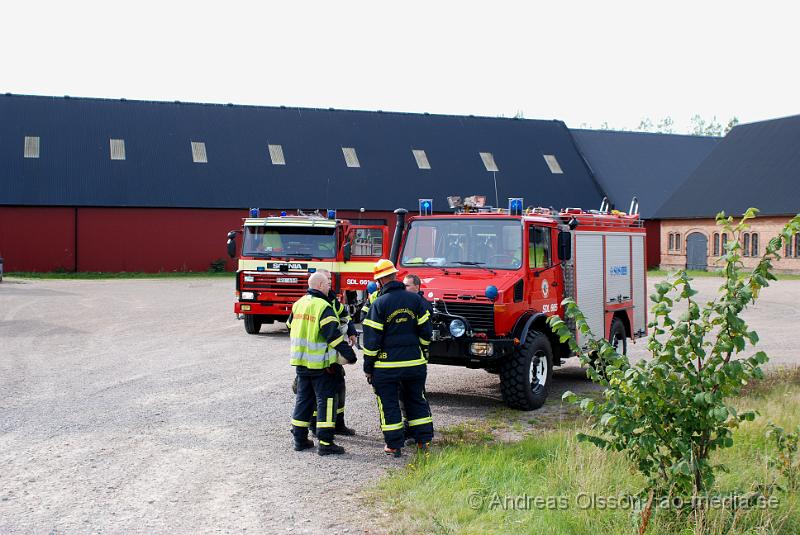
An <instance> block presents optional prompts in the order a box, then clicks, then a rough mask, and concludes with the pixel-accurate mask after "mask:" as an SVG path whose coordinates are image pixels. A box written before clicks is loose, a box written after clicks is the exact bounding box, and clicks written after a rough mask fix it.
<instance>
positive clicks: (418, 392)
mask: <svg viewBox="0 0 800 535" xmlns="http://www.w3.org/2000/svg"><path fill="white" fill-rule="evenodd" d="M396 277H397V268H395V266H394V264H393V263H392V262H390V261H389V260H386V259H381V260H379V261H378V262H376V263H375V267H374V279H375V280H376V281H377V282H378V284H379V285H380V287H381V288H380V293H379V295H378V297H377V298H376V299H375V301H374V302H373V303H372V305H371V306H370V308H369V315H368V317H367V319H365V320H364V322H363V327H364V373H365V374H366V376H367V381H369V382H370V383H371V384H372V387H373V389H374V390H375V395H376V397H377V401H378V412H379V413H380V425H381V431H383V436H384V440H385V442H386V447H385V448H384V451H385V452H386V453H387V454H390V455H394V456H395V457H399V456H400V455H401V448H402V447H403V442H404V432H403V419H402V415H401V412H400V399H399V396H402V397H403V402H404V405H405V409H406V416H407V418H408V426H409V433H410V434H411V437H412V438H414V440H415V441H416V443H417V446H418V448H420V449H424V450H427V448H428V446H429V444H430V441H431V440H432V439H433V418H432V417H431V410H430V406H429V405H428V401H427V400H426V399H425V380H426V377H427V362H428V361H427V359H426V358H425V355H424V353H423V347H426V346H428V345H429V344H430V341H431V335H432V327H431V321H430V312H429V311H428V306H427V304H426V303H425V300H424V299H423V298H422V297H420V296H419V295H418V294H415V293H413V292H408V291H406V287H405V285H404V284H403V283H402V282H401V281H398V280H396Z"/></svg>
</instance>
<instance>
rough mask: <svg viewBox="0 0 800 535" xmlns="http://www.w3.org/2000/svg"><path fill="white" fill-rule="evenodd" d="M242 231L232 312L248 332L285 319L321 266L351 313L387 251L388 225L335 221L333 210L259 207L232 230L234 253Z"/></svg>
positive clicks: (230, 238)
mask: <svg viewBox="0 0 800 535" xmlns="http://www.w3.org/2000/svg"><path fill="white" fill-rule="evenodd" d="M238 234H242V235H243V239H242V245H241V253H240V255H239V268H238V271H237V273H236V299H237V301H236V303H235V304H234V312H235V313H236V314H237V316H239V317H243V318H244V327H245V330H246V331H247V333H248V334H256V333H258V332H259V331H260V329H261V326H262V325H263V324H265V323H266V324H271V323H274V322H275V321H286V318H288V316H289V313H290V312H291V310H292V305H293V304H294V302H295V301H297V300H298V299H299V298H300V297H302V296H303V295H305V293H306V291H307V290H308V277H309V276H310V275H311V273H314V272H315V271H317V270H318V269H326V270H328V271H330V272H331V278H332V281H331V283H332V284H331V287H332V289H333V290H334V291H335V292H336V293H337V294H338V296H339V299H340V300H341V301H342V303H344V304H345V305H347V306H348V308H349V310H350V312H351V314H353V315H357V314H358V312H359V311H360V309H361V306H360V303H361V302H362V301H363V298H364V294H365V290H366V287H367V284H368V283H369V282H370V281H372V267H373V265H374V264H375V262H376V261H377V260H378V259H380V258H381V257H385V256H386V254H387V253H388V250H386V247H387V240H388V227H387V226H386V225H359V224H354V223H351V222H350V221H348V220H345V219H337V218H336V211H335V210H328V211H327V212H326V214H325V215H321V214H320V213H319V212H314V213H312V214H305V213H303V212H300V211H298V214H297V215H287V213H286V212H281V213H280V214H279V215H266V216H264V217H261V214H260V211H259V210H258V209H253V210H251V212H250V217H248V218H246V219H244V220H243V224H242V229H241V230H234V231H231V232H229V233H228V242H227V247H228V255H229V256H231V258H233V257H235V256H236V248H237V246H236V236H237V235H238Z"/></svg>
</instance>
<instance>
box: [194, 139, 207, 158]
mask: <svg viewBox="0 0 800 535" xmlns="http://www.w3.org/2000/svg"><path fill="white" fill-rule="evenodd" d="M192 161H193V162H194V163H208V155H207V154H206V144H205V142H203V141H192Z"/></svg>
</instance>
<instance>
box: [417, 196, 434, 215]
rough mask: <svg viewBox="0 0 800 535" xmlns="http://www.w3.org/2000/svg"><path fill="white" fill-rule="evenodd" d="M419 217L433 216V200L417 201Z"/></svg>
mask: <svg viewBox="0 0 800 535" xmlns="http://www.w3.org/2000/svg"><path fill="white" fill-rule="evenodd" d="M419 215H433V200H432V199H420V200H419Z"/></svg>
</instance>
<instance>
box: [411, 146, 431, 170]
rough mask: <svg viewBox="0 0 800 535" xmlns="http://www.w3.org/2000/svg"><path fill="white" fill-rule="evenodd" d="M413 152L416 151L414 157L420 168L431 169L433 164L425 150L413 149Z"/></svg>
mask: <svg viewBox="0 0 800 535" xmlns="http://www.w3.org/2000/svg"><path fill="white" fill-rule="evenodd" d="M411 152H412V153H414V159H415V160H416V161H417V167H419V168H420V169H430V168H431V164H430V162H429V161H428V156H427V154H425V151H424V150H420V149H412V150H411Z"/></svg>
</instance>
